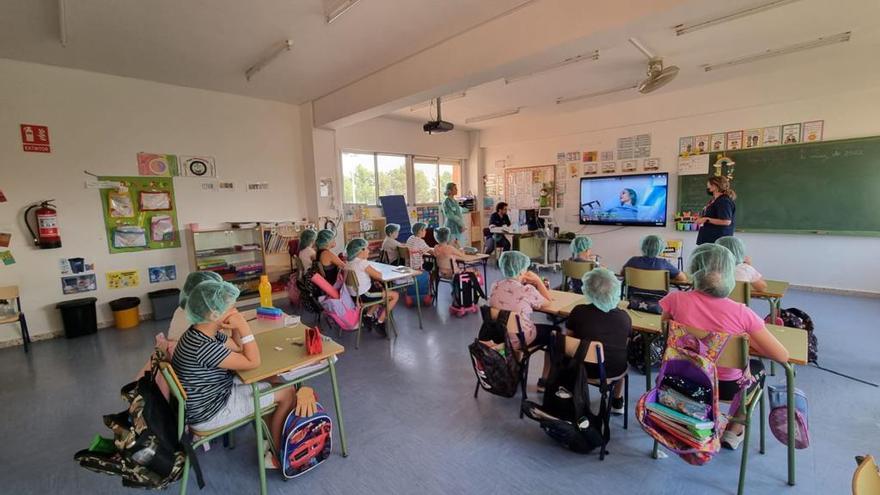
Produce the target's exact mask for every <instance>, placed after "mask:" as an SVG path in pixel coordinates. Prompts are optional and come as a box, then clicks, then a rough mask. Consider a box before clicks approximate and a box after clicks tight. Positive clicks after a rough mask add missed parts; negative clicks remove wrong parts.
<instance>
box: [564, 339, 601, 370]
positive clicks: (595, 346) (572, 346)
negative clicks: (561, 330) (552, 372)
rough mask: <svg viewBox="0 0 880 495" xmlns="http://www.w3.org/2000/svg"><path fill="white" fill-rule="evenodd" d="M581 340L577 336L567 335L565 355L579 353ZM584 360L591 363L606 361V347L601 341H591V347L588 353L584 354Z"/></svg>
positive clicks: (571, 355)
mask: <svg viewBox="0 0 880 495" xmlns="http://www.w3.org/2000/svg"><path fill="white" fill-rule="evenodd" d="M580 345H581V340H580V339H577V338H575V337H568V336H566V337H565V355H566V356H568V357H574V355H575V354H576V353H577V349H578V346H580ZM584 362H585V363H590V364H601V363H604V362H605V348H604V347H603V346H602V343H601V342H596V341H591V342H590V347H589V349H587V355H586V356H584Z"/></svg>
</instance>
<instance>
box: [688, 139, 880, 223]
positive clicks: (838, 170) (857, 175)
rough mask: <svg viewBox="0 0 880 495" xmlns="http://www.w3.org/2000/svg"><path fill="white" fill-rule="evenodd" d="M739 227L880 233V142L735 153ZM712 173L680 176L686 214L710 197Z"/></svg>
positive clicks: (852, 141)
mask: <svg viewBox="0 0 880 495" xmlns="http://www.w3.org/2000/svg"><path fill="white" fill-rule="evenodd" d="M727 156H729V157H731V158H732V159H733V160H734V161H735V162H736V167H735V171H734V181H733V188H734V189H735V190H736V193H737V199H736V230H738V231H742V232H779V233H791V234H826V233H827V234H836V235H862V236H880V137H868V138H860V139H845V140H838V141H824V142H820V143H809V144H797V145H787V146H774V147H771V148H758V149H752V150H738V151H728V152H727ZM707 177H708V176H705V175H690V176H680V177H679V210H680V211H686V210H696V211H699V210H700V209H701V208H702V207H703V206H704V205H705V204H706V201H707V200H708V199H709V198H708V196H707V195H706V178H707Z"/></svg>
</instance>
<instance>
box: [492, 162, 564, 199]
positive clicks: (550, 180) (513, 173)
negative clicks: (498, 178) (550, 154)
mask: <svg viewBox="0 0 880 495" xmlns="http://www.w3.org/2000/svg"><path fill="white" fill-rule="evenodd" d="M555 171H556V166H555V165H540V166H537V167H523V168H509V169H505V170H504V184H505V187H504V193H505V194H504V197H505V200H506V201H507V203H508V204H509V205H510V207H511V208H538V207H540V206H541V204H540V199H541V189H542V188H544V187H545V186H549V187H550V189H551V191H550V194H549V195H548V198H549V199H548V201H550V203H549V204H548V206H553V204H552V198H553V195H554V191H553V189H555V181H556V175H555Z"/></svg>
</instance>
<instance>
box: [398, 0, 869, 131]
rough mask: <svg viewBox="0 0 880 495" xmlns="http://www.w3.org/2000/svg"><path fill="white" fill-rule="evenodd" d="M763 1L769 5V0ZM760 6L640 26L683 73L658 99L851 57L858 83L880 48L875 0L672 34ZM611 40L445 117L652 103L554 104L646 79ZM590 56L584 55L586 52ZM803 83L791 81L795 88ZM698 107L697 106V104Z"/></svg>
mask: <svg viewBox="0 0 880 495" xmlns="http://www.w3.org/2000/svg"><path fill="white" fill-rule="evenodd" d="M757 3H766V0H760V1H758V2H757ZM755 4H756V2H755V0H731V1H728V2H702V3H701V6H699V7H696V8H695V9H694V10H693V11H691V15H688V16H686V17H684V18H681V19H679V20H678V21H676V22H673V23H669V22H665V21H667V19H661V20H658V21H657V22H655V23H653V25H652V23H651V22H648V23H646V24H645V25H644V26H641V27H640V29H641V30H640V31H639V32H638V33H637V34H635V36H636V38H637V39H638V40H639V41H640V42H642V43H643V44H644V45H645V46H646V47H648V48H649V49H650V50H651V51H653V52H654V53H655V54H656V55H658V56H661V57H663V59H664V63H665V64H666V65H676V66H678V67H679V68H680V69H681V72H680V73H679V75H678V77H677V78H676V79H675V80H673V81H672V82H671V83H669V84H668V85H667V86H665V87H663V88H661V89H659V90H657V92H656V93H654V94H660V93H664V92H668V91H678V90H681V89H685V88H689V87H694V86H698V85H703V84H706V83H709V82H713V81H717V80H721V79H725V78H731V77H748V76H755V75H760V74H762V73H769V72H772V71H778V70H785V67H791V66H792V65H791V64H797V65H801V64H815V65H816V67H817V70H821V67H822V61H823V60H830V59H832V58H839V57H848V58H850V59H851V60H852V64H850V65H849V66H850V67H852V69H853V72H852V74H841V77H858V72H859V70H860V69H861V68H863V67H864V64H869V63H871V62H870V60H876V53H877V51H878V50H880V1H877V0H847V1H846V2H845V4H846V8H841V6H842V5H841V4H840V3H838V2H829V1H827V0H800V1H795V2H793V3H790V4H787V5H784V6H781V7H777V8H775V9H772V10H768V11H764V12H762V13H758V14H755V15H752V16H749V17H745V18H741V19H737V20H733V21H729V22H726V23H723V24H718V25H715V26H712V27H708V28H706V29H703V30H699V31H696V32H692V33H689V34H685V35H682V36H676V34H675V31H674V29H673V28H672V27H673V26H674V25H675V24H678V23H684V22H688V21H693V20H705V19H709V18H712V17H717V16H718V15H724V14H726V13H730V12H732V11H736V10H738V8H741V7H743V6H749V5H755ZM845 31H852V38H851V41H849V42H847V43H841V44H836V45H832V46H826V47H821V48H816V49H813V50H808V51H804V52H800V53H795V54H790V55H783V56H779V57H774V58H770V59H766V60H763V61H758V62H753V63H749V64H744V65H739V66H736V67H730V68H725V69H720V70H716V71H710V72H706V71H705V70H704V69H703V65H705V64H714V63H719V62H724V61H728V60H731V59H735V58H739V57H742V56H746V55H752V54H756V53H760V52H763V51H765V50H768V49H775V48H781V47H784V46H788V45H792V44H797V43H801V42H806V41H811V40H814V39H817V38H819V37H822V36H829V35H833V34H837V33H841V32H845ZM605 40H606V41H605V42H604V43H603V42H598V43H597V44H596V45H595V47H594V48H595V49H597V50H599V59H598V60H596V61H583V62H578V63H575V64H571V65H568V66H565V67H562V68H558V69H554V70H551V71H548V72H543V73H540V74H538V75H535V76H532V77H528V78H525V79H520V80H516V81H513V82H511V83H509V84H508V83H505V81H504V80H503V79H500V80H495V81H492V82H489V83H486V84H482V85H479V86H476V87H471V88H467V89H466V90H465V96H464V97H460V98H456V99H454V100H450V101H449V102H448V103H444V104H443V106H442V110H443V119H444V120H447V121H451V122H453V123H454V124H455V125H456V127H457V128H461V129H485V128H490V127H493V126H502V125H505V124H506V123H511V122H513V121H514V120H516V119H527V118H529V116H535V115H541V114H559V113H561V112H574V111H581V110H584V109H586V108H590V107H597V106H603V105H608V104H610V103H616V102H621V101H625V100H631V99H636V98H641V99H649V98H651V95H643V94H640V93H638V92H637V91H636V90H628V91H621V92H617V93H613V94H609V95H604V96H597V97H592V98H589V99H583V100H580V101H576V102H569V103H563V104H556V99H557V98H560V97H571V96H578V95H585V94H590V93H595V92H599V91H604V90H607V89H612V88H620V87H625V86H629V85H632V84H633V83H635V82H637V81H639V80H641V79H643V78H644V77H645V71H646V68H647V59H646V58H645V56H644V55H642V53H641V52H640V51H639V50H638V49H636V48H635V47H634V46H633V45H632V44H630V43H629V42H628V41H627V40H626V37H625V36H624V37H620V36H616V37H615V36H613V35H609V36H606V38H605ZM592 48H593V47H591V49H592ZM589 51H590V50H589V49H588V50H585V53H588V52H589ZM546 62H547V63H546V66H551V65H553V64H554V63H556V62H559V60H547V61H546ZM798 83H799V82H798V81H792V84H798ZM458 93H459V92H456V93H453V94H458ZM699 104H700V103H699V102H694V105H695V106H699ZM416 107H418V108H416ZM517 108H519V109H520V110H519V114H517V115H510V116H505V117H499V118H494V119H490V120H486V121H483V122H476V123H466V119H468V118H474V117H479V116H486V115H491V114H496V113H503V112H505V111H508V110H513V109H517ZM433 113H435V112H434V111H432V109H430V108H429V107H428V106H420V107H419V106H415V107H414V106H407V107H405V108H401V109H399V110H397V111H395V112H393V113H391V114H389V116H391V117H394V118H399V119H406V120H413V121H418V122H423V121H425V120H427V119H428V118H429V115H433Z"/></svg>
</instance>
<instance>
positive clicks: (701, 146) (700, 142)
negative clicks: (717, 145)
mask: <svg viewBox="0 0 880 495" xmlns="http://www.w3.org/2000/svg"><path fill="white" fill-rule="evenodd" d="M708 152H709V135H708V134H701V135H699V136H694V153H708Z"/></svg>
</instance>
